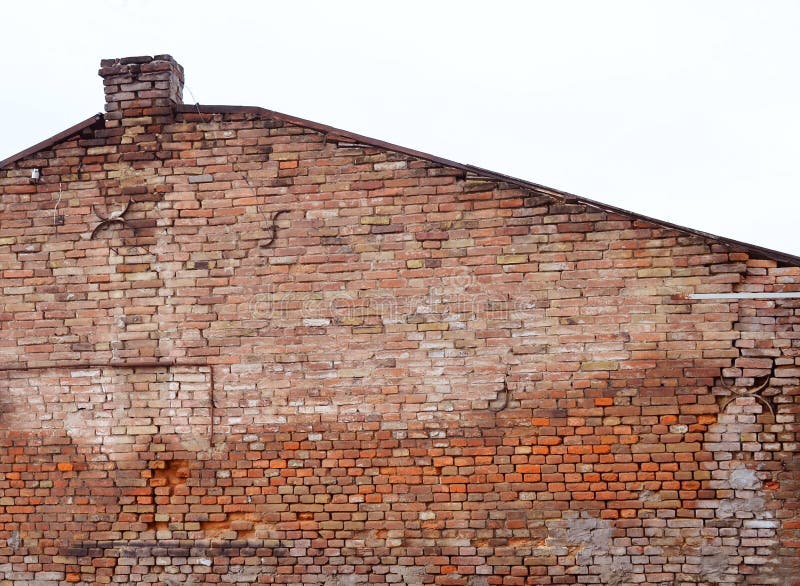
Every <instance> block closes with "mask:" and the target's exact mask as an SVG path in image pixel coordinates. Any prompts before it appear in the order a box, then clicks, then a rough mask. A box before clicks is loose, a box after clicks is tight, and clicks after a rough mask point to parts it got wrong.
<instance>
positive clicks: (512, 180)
mask: <svg viewBox="0 0 800 586" xmlns="http://www.w3.org/2000/svg"><path fill="white" fill-rule="evenodd" d="M178 112H182V113H187V114H188V113H198V114H201V115H202V114H235V113H251V114H255V115H259V116H267V117H270V118H275V119H277V120H282V121H284V122H288V123H290V124H296V125H298V126H302V127H305V128H309V129H311V130H316V131H318V132H322V133H324V134H331V135H334V136H335V137H338V138H342V139H346V140H350V141H352V142H354V143H359V144H364V145H367V146H372V147H376V148H381V149H386V150H390V151H394V152H397V153H401V154H405V155H409V156H411V157H416V158H420V159H425V160H427V161H431V162H433V163H438V164H440V165H443V166H445V167H454V168H456V169H461V170H463V171H465V172H467V173H472V174H475V175H479V176H481V177H484V178H488V179H494V180H496V181H503V182H505V183H509V184H511V185H516V186H518V187H522V188H524V189H529V190H533V191H536V192H538V193H541V194H543V195H550V196H554V197H558V198H561V199H563V200H565V201H567V202H569V203H573V202H574V203H581V204H584V205H587V206H590V207H593V208H596V209H599V210H603V211H607V212H611V213H615V214H620V215H623V216H628V217H632V218H635V219H637V220H642V221H644V222H649V223H651V224H655V225H657V226H662V227H664V228H669V229H672V230H678V231H680V232H685V233H688V234H692V235H694V236H700V237H701V238H705V239H709V240H714V241H717V242H720V243H723V244H727V245H728V246H731V247H734V248H739V249H743V250H747V251H750V252H753V253H755V254H756V255H758V256H762V257H765V258H768V259H771V260H774V261H777V262H781V263H786V264H790V265H794V266H800V256H795V255H793V254H788V253H786V252H781V251H779V250H773V249H771V248H766V247H764V246H758V245H757V244H750V243H748V242H742V241H741V240H734V239H733V238H727V237H725V236H717V235H716V234H711V233H709V232H703V231H702V230H697V229H695V228H689V227H686V226H681V225H679V224H674V223H672V222H667V221H665V220H659V219H658V218H652V217H650V216H645V215H643V214H640V213H637V212H632V211H630V210H626V209H624V208H620V207H617V206H614V205H610V204H606V203H603V202H599V201H595V200H593V199H589V198H586V197H581V196H578V195H575V194H572V193H568V192H566V191H561V190H560V189H554V188H552V187H547V186H545V185H540V184H538V183H533V182H531V181H526V180H524V179H519V178H517V177H511V176H510V175H504V174H502V173H498V172H496V171H490V170H488V169H483V168H481V167H476V166H475V165H468V164H463V163H458V162H456V161H451V160H449V159H445V158H442V157H437V156H436V155H431V154H428V153H424V152H421V151H416V150H414V149H410V148H407V147H403V146H400V145H396V144H392V143H389V142H385V141H383V140H378V139H375V138H371V137H369V136H364V135H361V134H356V133H354V132H349V131H347V130H341V129H339V128H335V127H333V126H328V125H327V124H320V123H319V122H313V121H311V120H305V119H304V118H298V117H296V116H291V115H289V114H283V113H281V112H275V111H274V110H268V109H266V108H259V107H257V106H204V105H202V104H196V105H188V104H184V105H180V106H178Z"/></svg>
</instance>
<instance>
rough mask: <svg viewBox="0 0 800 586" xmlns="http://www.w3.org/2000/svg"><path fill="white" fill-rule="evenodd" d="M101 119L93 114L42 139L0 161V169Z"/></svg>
mask: <svg viewBox="0 0 800 586" xmlns="http://www.w3.org/2000/svg"><path fill="white" fill-rule="evenodd" d="M102 119H103V115H102V114H95V115H94V116H92V117H90V118H87V119H86V120H84V121H83V122H78V123H77V124H76V125H75V126H70V127H69V128H67V129H66V130H64V131H62V132H59V133H58V134H54V135H53V136H51V137H50V138H46V139H44V140H43V141H42V142H37V143H36V144H35V145H33V146H32V147H28V148H27V149H25V150H24V151H20V152H18V153H17V154H15V155H11V156H10V157H8V158H7V159H3V160H2V161H0V169H5V168H6V167H8V166H10V165H12V164H14V163H16V162H17V161H19V160H21V159H24V158H25V157H28V156H30V155H33V154H36V153H38V152H39V151H43V150H44V149H47V148H50V147H51V146H54V145H56V144H58V143H59V142H61V141H62V140H65V139H67V138H69V137H70V136H72V135H73V134H77V133H79V132H81V131H82V130H84V129H86V128H89V127H90V126H91V125H92V124H94V123H96V122H98V121H100V120H102Z"/></svg>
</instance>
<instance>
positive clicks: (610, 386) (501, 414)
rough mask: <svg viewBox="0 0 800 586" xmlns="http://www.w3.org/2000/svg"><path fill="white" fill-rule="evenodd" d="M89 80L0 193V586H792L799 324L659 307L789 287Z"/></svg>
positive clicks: (713, 307) (617, 229)
mask: <svg viewBox="0 0 800 586" xmlns="http://www.w3.org/2000/svg"><path fill="white" fill-rule="evenodd" d="M130 65H139V69H138V73H137V74H136V76H135V77H136V79H133V78H131V79H128V78H127V77H126V76H130V75H132V73H131V71H133V72H134V73H135V72H136V68H134V69H133V70H131V69H130V67H129V66H130ZM103 72H104V75H105V76H106V78H105V79H106V88H107V89H106V92H107V96H109V100H110V102H109V107H108V111H109V114H108V116H107V117H106V120H105V122H103V121H100V122H98V123H97V124H96V125H94V126H93V127H90V128H86V129H84V130H83V131H82V132H81V133H80V134H79V135H76V136H73V137H70V138H68V139H65V140H63V141H61V142H60V143H58V144H56V145H54V146H53V147H51V148H48V149H47V150H44V151H42V152H39V153H37V154H34V155H31V156H28V157H26V158H23V159H21V160H19V161H16V162H15V163H13V165H11V166H10V167H9V168H8V169H4V170H2V171H0V227H1V228H2V231H1V233H0V267H1V269H2V272H1V273H0V290H1V291H2V298H1V300H2V305H1V306H0V332H1V334H2V335H0V369H2V370H0V584H5V583H11V584H62V583H84V584H107V583H122V584H129V583H158V584H192V583H195V584H197V583H241V584H248V583H262V584H300V583H302V584H319V585H324V586H349V585H355V584H366V583H373V584H384V583H386V584H410V585H416V584H451V585H468V586H483V585H497V584H507V585H521V584H661V585H667V584H669V585H672V584H718V583H722V584H789V583H792V581H793V580H795V576H796V573H797V569H798V568H797V566H798V563H797V561H798V558H797V547H798V545H800V535H798V531H799V530H800V521H798V515H797V499H798V496H797V494H798V488H800V487H798V483H797V468H798V465H797V461H796V458H795V453H796V450H797V439H798V438H797V422H796V413H797V411H798V407H800V398H798V392H797V391H798V381H799V380H800V361H798V353H800V342H798V338H800V333H799V332H800V303H799V302H798V301H797V300H791V299H781V300H723V301H720V300H702V301H687V300H680V299H677V298H676V297H674V296H675V295H676V294H678V293H691V292H731V291H750V292H772V291H792V290H797V289H798V283H799V282H800V270H799V269H798V268H796V267H785V266H779V264H778V263H776V262H775V261H772V260H764V259H762V258H756V257H755V256H754V255H752V254H751V253H748V252H747V251H744V250H735V249H732V248H730V247H728V246H726V245H723V244H721V243H719V242H715V241H713V240H709V239H704V238H702V237H700V236H696V235H690V234H686V233H682V232H678V231H675V230H672V229H667V228H664V227H660V226H657V225H654V224H650V223H647V222H644V221H641V220H637V219H633V218H630V217H626V216H623V215H618V214H612V213H608V212H605V211H602V210H599V209H596V208H592V207H588V206H586V205H583V204H575V203H566V202H564V201H562V200H561V199H559V198H557V197H554V196H551V195H548V194H546V193H544V192H539V191H533V190H529V189H524V188H522V187H520V186H517V185H512V184H506V183H498V182H495V181H486V180H480V179H476V178H471V177H469V178H468V177H465V175H464V173H463V171H462V170H460V169H455V168H447V167H445V166H442V165H441V164H438V163H435V162H431V161H428V160H423V159H420V158H415V157H411V156H408V155H404V154H400V153H396V152H391V151H387V150H383V149H380V148H376V147H371V146H366V145H359V144H352V143H347V144H345V143H343V142H342V141H341V140H334V139H335V138H336V137H335V136H331V135H327V136H326V134H325V133H323V132H320V131H319V130H314V129H310V128H306V127H303V126H299V125H297V124H292V123H289V122H287V121H286V120H283V119H280V118H279V117H272V116H269V115H267V114H264V113H261V114H259V113H255V112H236V111H230V112H221V113H213V112H209V111H198V112H176V111H175V110H174V108H172V107H171V105H170V104H171V103H172V102H174V100H176V99H179V96H180V91H179V87H180V83H179V82H178V81H176V79H175V76H179V75H182V73H181V72H182V70H180V69H179V66H177V65H176V64H174V63H173V62H172V61H168V60H165V61H163V63H162V62H161V61H159V60H158V59H156V60H155V61H153V60H151V61H147V60H146V59H140V60H139V61H136V60H132V61H130V62H129V63H121V62H115V61H109V62H104V69H103ZM148 76H149V77H148ZM163 76H167V77H166V78H164V77H163ZM148 80H150V85H148ZM137 92H138V93H137ZM148 92H155V93H154V94H152V95H151V94H149V93H148ZM148 100H149V101H148ZM34 167H35V168H40V169H41V170H42V179H41V181H40V182H39V183H38V184H37V183H31V182H30V181H29V177H30V170H31V169H32V168H34ZM129 198H130V200H131V205H130V206H129V208H128V211H127V212H126V213H125V214H124V219H125V220H126V221H127V223H122V222H110V223H108V224H107V225H103V226H101V227H100V229H98V230H96V232H95V235H94V237H93V238H92V237H91V235H92V231H93V230H95V228H97V227H98V225H99V224H100V223H101V222H102V218H108V217H113V216H114V214H115V213H118V212H119V211H120V210H122V209H124V206H125V204H126V203H127V202H128V199H129ZM279 212H282V213H279ZM763 383H766V384H763ZM760 386H763V387H764V388H763V389H762V390H759V391H758V392H757V393H750V394H749V393H748V392H747V391H746V390H745V389H748V388H750V389H754V390H755V389H757V388H759V387H760ZM728 387H730V388H733V389H734V390H735V391H736V392H737V393H740V394H741V396H739V395H737V394H735V393H732V391H731V390H730V389H729V388H728Z"/></svg>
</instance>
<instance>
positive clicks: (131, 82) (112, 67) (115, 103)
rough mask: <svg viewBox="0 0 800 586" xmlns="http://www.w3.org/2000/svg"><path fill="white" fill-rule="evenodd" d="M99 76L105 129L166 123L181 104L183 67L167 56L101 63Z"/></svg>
mask: <svg viewBox="0 0 800 586" xmlns="http://www.w3.org/2000/svg"><path fill="white" fill-rule="evenodd" d="M98 73H99V74H100V77H102V78H103V85H104V86H105V93H106V116H105V119H106V126H107V127H116V126H130V125H132V124H142V123H145V124H146V123H150V122H151V121H152V122H166V121H167V120H168V119H169V118H171V117H172V114H173V111H174V108H175V106H176V105H178V104H182V103H183V67H181V66H180V65H179V64H178V63H177V62H176V61H175V60H174V59H173V58H172V57H170V56H169V55H156V56H155V57H123V58H121V59H103V60H102V61H101V62H100V71H99V72H98ZM146 118H151V121H148V120H146ZM132 119H136V120H135V121H134V120H132ZM126 120H129V122H128V123H126Z"/></svg>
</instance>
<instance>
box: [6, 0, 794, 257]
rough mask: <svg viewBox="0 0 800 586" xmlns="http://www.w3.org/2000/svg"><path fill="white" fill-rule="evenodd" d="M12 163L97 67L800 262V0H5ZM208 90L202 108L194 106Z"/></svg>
mask: <svg viewBox="0 0 800 586" xmlns="http://www.w3.org/2000/svg"><path fill="white" fill-rule="evenodd" d="M2 8H3V10H2V16H0V22H2V36H0V55H2V58H0V59H2V61H0V63H2V80H3V81H2V91H1V92H0V129H2V132H1V133H0V159H2V158H5V157H7V156H9V155H11V154H13V153H15V152H17V151H20V150H22V149H24V148H26V147H28V146H31V145H32V144H34V143H36V142H39V141H40V140H42V139H44V138H47V137H48V136H50V135H52V134H55V133H56V132H59V131H61V130H63V129H65V128H67V127H68V126H71V125H72V124H75V123H76V122H79V121H81V120H83V119H85V118H87V117H89V116H90V115H92V114H94V113H96V112H99V111H102V109H103V93H102V85H101V80H100V78H99V77H97V69H98V67H99V62H100V59H101V58H109V57H125V56H131V55H154V54H160V53H169V54H171V55H173V56H174V57H175V58H176V59H177V60H178V62H180V63H181V64H182V65H183V66H184V68H185V70H186V84H187V86H188V89H189V90H190V91H191V93H190V92H189V91H186V90H185V91H184V100H185V101H186V102H187V103H189V102H191V103H193V102H195V101H199V102H200V103H202V104H236V105H252V106H263V107H266V108H270V109H273V110H278V111H281V112H285V113H287V114H293V115H295V116H300V117H303V118H308V119H311V120H315V121H317V122H322V123H325V124H330V125H332V126H337V127H340V128H344V129H346V130H350V131H353V132H358V133H361V134H366V135H368V136H372V137H374V138H379V139H382V140H386V141H389V142H394V143H397V144H401V145H403V146H407V147H410V148H415V149H418V150H422V151H426V152H429V153H432V154H435V155H439V156H443V157H447V158H450V159H453V160H456V161H459V162H462V163H470V164H474V165H478V166H481V167H486V168H489V169H492V170H494V171H499V172H502V173H507V174H510V175H514V176H516V177H520V178H522V179H527V180H531V181H535V182H537V183H542V184H545V185H548V186H551V187H555V188H559V189H563V190H565V191H569V192H572V193H575V194H578V195H581V196H584V197H588V198H592V199H596V200H600V201H604V202H606V203H610V204H614V205H618V206H620V207H624V208H627V209H630V210H633V211H637V212H640V213H643V214H646V215H650V216H654V217H657V218H661V219H664V220H669V221H672V222H676V223H679V224H683V225H686V226H691V227H693V228H698V229H701V230H705V231H708V232H712V233H716V234H720V235H724V236H728V237H731V238H736V239H739V240H744V241H747V242H752V243H755V244H760V245H762V246H767V247H770V248H775V249H778V250H782V251H784V252H789V253H793V254H798V255H800V238H797V237H796V234H797V232H798V228H797V227H796V223H797V219H798V217H800V197H798V195H800V187H799V186H800V164H798V163H800V110H799V108H800V77H799V76H798V57H799V56H800V32H798V31H800V2H798V1H781V0H770V1H769V2H765V1H762V2H758V1H756V0H751V1H747V2H743V1H738V0H702V1H699V0H668V1H667V0H663V1H651V0H630V1H621V0H603V1H602V2H600V1H597V0H587V1H580V0H549V1H542V0H535V1H528V2H521V1H520V2H501V1H498V0H495V1H493V2H488V1H485V2H469V1H458V2H456V1H452V2H450V1H441V0H440V1H433V0H427V1H416V0H412V1H408V0H406V1H403V2H378V1H371V2H354V1H353V2H349V1H345V0H339V1H335V2H334V1H327V2H310V1H308V2H303V1H291V2H290V1H281V2H277V1H275V2H266V1H265V2H255V1H253V2H248V1H243V0H242V1H232V0H229V1H227V2H219V1H215V2H207V1H201V0H193V1H191V2H190V1H174V0H173V1H166V0H161V1H155V0H140V1H122V0H107V1H102V2H101V1H81V2H78V1H74V2H64V1H60V2H55V1H41V0H38V1H36V2H33V1H20V0H15V1H13V2H4V3H3V7H2ZM193 96H194V97H193Z"/></svg>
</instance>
